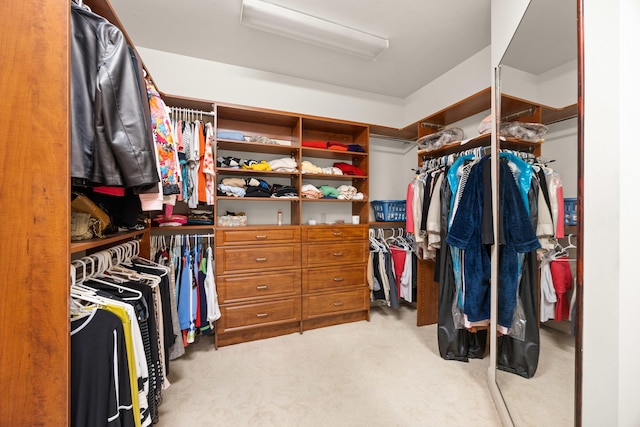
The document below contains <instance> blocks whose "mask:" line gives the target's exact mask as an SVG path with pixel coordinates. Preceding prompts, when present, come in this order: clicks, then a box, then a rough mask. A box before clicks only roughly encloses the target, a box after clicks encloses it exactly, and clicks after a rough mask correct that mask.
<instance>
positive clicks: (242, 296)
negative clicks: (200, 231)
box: [215, 225, 302, 346]
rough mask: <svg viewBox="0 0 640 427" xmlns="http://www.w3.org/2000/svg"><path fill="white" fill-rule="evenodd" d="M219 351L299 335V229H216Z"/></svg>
mask: <svg viewBox="0 0 640 427" xmlns="http://www.w3.org/2000/svg"><path fill="white" fill-rule="evenodd" d="M215 260H216V263H215V269H216V286H217V290H218V298H219V302H220V312H221V317H220V319H219V320H218V321H217V322H216V343H217V344H218V345H219V346H223V345H229V344H237V343H241V342H246V341H252V340H257V339H263V338H269V337H275V336H278V335H283V334H290V333H294V332H300V331H301V324H300V321H301V319H302V299H301V293H302V292H301V286H300V284H301V278H302V271H301V269H300V268H301V265H302V262H301V253H300V227H299V226H290V225H287V226H266V227H259V226H249V227H241V228H240V227H239V228H234V229H231V228H223V227H218V228H216V247H215Z"/></svg>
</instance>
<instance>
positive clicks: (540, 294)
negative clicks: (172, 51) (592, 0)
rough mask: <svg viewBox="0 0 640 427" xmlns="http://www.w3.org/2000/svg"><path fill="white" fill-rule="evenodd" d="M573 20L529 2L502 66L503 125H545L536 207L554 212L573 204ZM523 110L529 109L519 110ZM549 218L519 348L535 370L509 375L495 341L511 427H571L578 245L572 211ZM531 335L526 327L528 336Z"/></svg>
mask: <svg viewBox="0 0 640 427" xmlns="http://www.w3.org/2000/svg"><path fill="white" fill-rule="evenodd" d="M576 16H577V13H576V3H575V2H571V1H562V2H559V1H557V0H531V3H530V5H529V7H528V8H527V11H526V13H525V15H524V17H523V19H522V21H521V23H520V25H519V27H518V29H517V31H516V33H515V35H514V37H513V39H512V41H511V43H510V44H509V48H508V49H507V52H506V53H505V55H504V57H503V60H502V62H501V64H500V70H501V71H500V74H501V81H500V87H501V91H502V94H501V110H502V111H501V114H502V117H501V120H502V122H503V123H502V125H504V122H506V121H509V122H512V121H522V122H538V123H543V124H545V125H546V126H547V128H548V132H547V134H546V136H545V137H544V140H545V141H544V143H542V144H539V146H538V147H536V148H535V152H536V155H539V156H541V157H542V159H544V160H546V161H551V160H552V162H550V163H546V165H547V168H548V169H549V170H552V171H553V173H550V172H548V171H547V172H545V173H544V176H545V177H546V178H549V179H548V180H547V181H549V182H546V189H547V190H548V191H547V193H548V194H546V195H545V194H543V196H544V197H543V198H541V199H539V200H544V201H543V203H546V204H547V206H553V198H558V197H559V196H560V195H561V194H562V196H563V197H564V198H565V201H566V202H567V203H562V209H563V208H564V206H565V205H566V206H567V207H568V208H571V207H572V206H573V205H572V203H571V199H575V198H576V197H577V181H578V172H577V170H578V164H577V162H578V160H577V118H576V117H577V108H576V106H575V105H576V103H577V80H578V78H577V26H576ZM523 100H526V102H521V101H523ZM526 105H529V106H530V107H532V108H531V109H528V108H524V107H525V106H526ZM501 139H503V138H501ZM503 144H504V143H503ZM543 170H544V169H543ZM558 179H559V181H558ZM550 181H555V183H556V185H555V186H552V185H551V182H550ZM558 182H561V186H560V190H559V189H558V187H559V186H558V185H557V184H558ZM542 188H543V183H542V182H541V184H540V189H542ZM556 206H558V204H557V203H556ZM559 210H560V209H559ZM549 211H550V213H551V214H552V218H554V219H555V222H554V225H553V231H554V232H555V234H556V236H555V237H556V238H555V239H552V240H550V241H549V244H548V245H547V246H546V247H547V250H546V251H545V252H544V257H543V254H540V255H539V256H538V258H541V259H540V260H539V261H538V262H537V265H538V268H537V276H538V277H539V278H540V280H539V281H538V285H536V284H535V283H534V285H533V289H534V291H533V292H532V295H533V296H534V297H533V299H534V303H533V308H532V310H535V311H534V313H535V314H533V315H532V316H535V317H536V319H535V320H534V321H533V326H536V327H535V328H534V330H535V332H533V333H532V334H534V335H535V333H539V338H537V337H531V336H529V337H528V338H525V340H526V339H529V340H530V345H526V344H525V345H522V346H521V347H522V348H527V350H523V354H524V353H526V351H531V350H532V349H534V350H533V352H534V353H535V351H539V353H538V354H537V355H536V354H534V355H531V354H529V355H527V356H526V357H529V359H535V363H534V364H533V365H530V366H529V371H528V372H527V370H526V369H525V371H524V372H522V371H521V372H517V369H516V370H515V372H514V370H513V369H509V368H510V365H509V364H510V363H512V362H513V361H512V360H506V359H505V358H504V354H501V352H503V350H504V347H505V345H507V344H505V343H506V342H507V339H511V338H510V337H507V339H504V337H502V338H499V343H498V351H497V357H498V361H497V365H498V371H497V372H496V381H497V384H498V387H499V388H500V392H501V394H502V396H503V399H504V401H505V404H506V406H507V408H508V410H509V414H510V416H511V418H512V421H513V423H514V424H515V425H516V426H538V425H544V424H545V423H546V424H552V425H554V426H572V425H573V424H574V421H573V420H574V368H575V356H574V354H575V353H574V352H575V340H574V327H575V318H572V316H571V313H572V312H574V310H572V309H574V308H575V307H572V305H571V296H572V294H573V288H574V284H575V281H574V280H573V278H574V277H575V273H576V272H575V267H576V262H575V260H576V255H577V254H576V249H575V247H570V246H577V245H580V243H581V242H580V241H579V239H578V238H577V236H576V234H577V228H576V227H575V223H574V222H573V219H574V218H573V217H572V216H571V212H570V211H569V212H567V213H568V217H567V218H563V217H562V212H561V210H560V213H555V215H554V212H553V211H552V209H550V210H549ZM558 215H559V216H560V217H558ZM538 235H539V236H540V233H538ZM569 236H571V237H569ZM536 294H537V295H536ZM499 297H500V296H498V298H499ZM535 299H537V300H538V301H539V304H538V303H535ZM536 311H537V313H536ZM498 318H500V315H499V314H498ZM527 322H530V318H527ZM535 323H538V324H537V325H535ZM529 326H532V325H531V324H530V325H529ZM530 330H531V329H530V328H529V327H527V333H529V332H530ZM514 342H515V340H514ZM538 343H539V346H538ZM536 347H537V349H536ZM501 356H502V357H503V358H502V360H501V359H500V358H501Z"/></svg>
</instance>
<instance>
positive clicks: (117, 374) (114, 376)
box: [70, 308, 136, 427]
mask: <svg viewBox="0 0 640 427" xmlns="http://www.w3.org/2000/svg"><path fill="white" fill-rule="evenodd" d="M128 360H129V355H128V352H127V346H126V344H125V338H124V327H123V324H122V322H121V321H120V319H119V318H118V317H117V316H116V315H115V314H113V313H111V312H109V311H107V310H103V309H98V308H96V309H93V310H92V311H91V312H90V313H89V314H88V315H86V316H84V317H80V318H75V319H71V396H70V400H71V424H70V425H71V426H72V427H86V426H107V425H120V426H122V427H134V426H135V425H136V422H135V420H134V418H135V417H134V409H133V402H132V396H133V393H132V390H131V385H132V382H131V380H130V378H129V372H130V371H129V367H128Z"/></svg>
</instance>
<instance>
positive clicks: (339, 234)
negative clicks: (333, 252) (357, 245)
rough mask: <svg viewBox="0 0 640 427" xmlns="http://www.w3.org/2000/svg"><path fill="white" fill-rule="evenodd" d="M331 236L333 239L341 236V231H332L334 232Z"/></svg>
mask: <svg viewBox="0 0 640 427" xmlns="http://www.w3.org/2000/svg"><path fill="white" fill-rule="evenodd" d="M333 235H334V236H335V237H338V236H342V231H334V232H333Z"/></svg>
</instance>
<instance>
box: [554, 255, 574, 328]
mask: <svg viewBox="0 0 640 427" xmlns="http://www.w3.org/2000/svg"><path fill="white" fill-rule="evenodd" d="M550 264H551V266H550V270H551V277H552V280H553V288H554V289H555V292H556V297H557V302H556V307H555V320H556V321H558V322H559V321H561V320H568V319H569V300H570V296H569V293H570V292H571V287H572V284H573V277H572V275H571V266H570V265H569V258H568V257H566V256H563V257H560V258H556V259H554V260H553V261H551V263H550Z"/></svg>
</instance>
